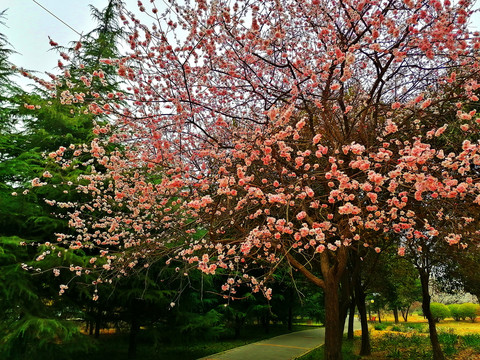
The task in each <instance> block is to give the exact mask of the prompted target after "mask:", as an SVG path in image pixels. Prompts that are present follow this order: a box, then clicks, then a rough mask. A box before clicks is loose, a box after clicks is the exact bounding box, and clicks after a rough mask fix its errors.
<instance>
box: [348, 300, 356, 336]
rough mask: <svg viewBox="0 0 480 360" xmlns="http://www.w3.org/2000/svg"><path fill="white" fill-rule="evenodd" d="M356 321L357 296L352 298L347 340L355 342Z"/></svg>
mask: <svg viewBox="0 0 480 360" xmlns="http://www.w3.org/2000/svg"><path fill="white" fill-rule="evenodd" d="M354 321H355V296H352V301H351V303H350V313H349V317H348V332H347V339H349V340H353V325H354Z"/></svg>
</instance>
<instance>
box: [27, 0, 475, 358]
mask: <svg viewBox="0 0 480 360" xmlns="http://www.w3.org/2000/svg"><path fill="white" fill-rule="evenodd" d="M151 3H153V5H152V4H148V5H147V4H145V5H144V4H142V3H141V2H140V1H139V10H140V11H141V12H145V13H146V14H147V15H148V16H150V17H151V18H152V20H153V21H154V23H153V25H151V26H146V25H144V24H142V23H141V22H140V21H139V20H138V18H137V17H136V16H135V15H134V14H133V13H132V12H128V11H126V10H123V13H122V20H123V21H124V26H125V27H126V28H128V29H130V30H129V31H130V36H129V46H130V50H129V53H128V54H126V55H125V56H124V57H122V58H120V59H104V60H103V62H104V63H105V64H110V65H111V66H114V67H116V68H117V71H118V74H119V75H120V76H122V77H124V79H125V81H126V82H127V83H128V84H129V85H128V88H127V89H126V91H127V94H126V95H123V94H116V93H109V94H107V95H106V96H102V95H99V94H97V93H93V94H91V95H93V96H95V97H97V99H98V101H97V102H91V103H90V104H89V111H90V112H93V113H97V114H100V113H103V114H107V115H110V116H111V117H112V118H115V123H114V126H113V127H110V126H104V127H101V126H97V127H96V128H95V130H94V131H95V133H96V134H97V135H98V138H96V139H95V140H94V141H93V142H92V143H91V144H90V145H85V146H82V147H74V148H72V149H63V150H59V151H58V152H56V153H52V154H50V156H51V157H52V158H54V159H56V160H57V161H58V162H59V163H61V164H62V165H63V166H65V167H71V166H78V167H81V168H83V169H84V170H85V171H87V170H88V171H89V173H88V174H87V175H85V174H84V175H81V177H80V179H79V182H78V184H76V185H77V190H79V191H81V192H83V193H85V194H89V196H88V199H89V200H88V201H87V202H86V203H78V204H74V203H68V204H63V203H62V204H59V205H60V206H63V207H66V208H69V209H70V215H69V216H70V218H71V225H72V227H73V228H74V229H76V231H77V233H76V235H74V236H72V235H67V234H59V235H58V240H59V243H62V244H64V246H65V245H66V246H70V247H74V248H87V249H90V250H89V251H91V253H92V254H93V255H92V259H91V264H92V268H93V269H94V270H102V272H104V274H103V275H102V274H100V275H99V278H98V282H101V281H104V279H105V277H108V276H121V275H123V274H128V270H129V269H131V268H137V267H139V266H141V267H145V268H148V266H149V264H150V263H151V261H155V259H156V258H157V259H158V257H159V256H168V257H170V258H171V260H169V261H172V262H177V261H178V262H182V263H185V264H187V265H188V266H193V267H196V268H199V269H201V270H202V271H204V272H205V273H210V274H214V273H216V272H218V271H221V272H223V273H230V274H231V277H230V278H229V279H228V281H227V282H226V283H225V285H224V286H223V287H222V290H223V291H224V294H225V296H226V297H227V298H228V297H234V296H235V291H236V288H237V287H238V286H240V284H247V285H248V286H250V287H251V288H252V291H254V292H259V291H262V292H264V293H265V295H266V296H267V297H270V296H271V289H269V288H268V287H267V286H268V285H267V281H268V279H269V278H270V277H271V274H272V273H273V272H274V271H275V270H276V269H277V268H278V267H279V266H280V265H281V264H286V265H287V266H290V267H292V268H293V269H295V270H296V271H298V272H299V273H301V274H303V275H304V276H305V277H306V278H307V279H308V280H310V281H311V282H312V283H314V284H316V285H317V286H319V287H320V288H322V289H323V291H324V293H325V308H326V324H325V325H326V339H325V355H326V356H325V358H326V359H329V360H330V359H340V358H341V355H340V354H341V352H340V347H341V341H342V337H341V333H342V332H343V326H342V325H340V324H343V322H342V321H340V312H339V293H338V289H339V284H340V282H341V279H342V276H343V275H344V274H345V271H348V270H347V258H348V254H349V252H352V251H355V249H356V248H358V247H359V246H360V247H372V248H373V249H374V250H375V251H376V252H380V251H381V248H380V247H379V246H377V244H378V243H379V239H380V240H381V242H385V241H388V239H391V238H395V237H396V238H401V239H403V241H404V243H405V242H414V241H415V240H416V239H423V238H425V237H426V236H427V237H433V238H435V239H439V241H445V242H448V243H449V244H451V245H453V246H460V247H467V246H468V243H469V242H470V241H474V240H475V239H478V236H479V233H478V230H476V229H474V227H473V226H472V224H473V223H474V222H475V219H474V218H472V217H471V215H469V213H470V214H471V213H472V212H471V211H470V210H471V209H472V208H476V207H478V205H479V204H480V183H479V182H478V166H479V164H480V155H479V150H480V144H479V142H478V140H477V141H474V140H472V139H475V137H477V138H478V131H479V126H480V119H479V118H477V116H476V113H475V111H474V110H472V111H468V110H466V109H467V107H468V106H469V105H468V104H470V103H474V102H476V101H478V97H477V96H476V95H475V93H476V90H477V89H478V88H479V87H480V85H479V84H478V83H477V80H476V79H477V78H478V71H479V63H478V48H479V47H480V39H479V37H478V34H476V33H475V34H472V33H470V32H469V31H468V28H467V24H468V19H469V16H470V14H471V3H470V2H469V1H459V2H457V3H451V2H450V1H448V0H445V1H443V2H442V1H438V0H429V1H413V0H409V1H398V0H388V1H376V0H371V1H349V0H340V1H324V0H308V1H273V0H272V1H256V2H248V1H236V2H230V1H223V0H219V1H206V0H197V1H195V2H191V3H190V2H186V3H185V4H181V3H177V2H175V1H173V0H172V1H170V2H169V7H168V8H167V9H166V10H165V11H164V12H163V13H162V12H161V9H160V7H159V8H156V7H155V1H151ZM152 6H153V8H152ZM100 75H101V74H99V73H98V72H97V73H94V74H92V76H93V77H94V76H100ZM87 82H88V79H87ZM67 95H68V96H74V92H73V91H71V92H70V93H69V94H67ZM118 98H121V100H122V103H118V102H117V101H116V100H117V99H118ZM65 100H66V101H68V98H66V99H65ZM125 103H126V105H125ZM453 120H454V121H453ZM112 125H113V124H112ZM453 133H454V134H457V135H456V136H451V134H453ZM469 138H470V140H469ZM445 142H449V149H450V150H449V151H448V153H446V152H445V151H444V146H445ZM71 154H73V155H74V158H73V159H72V158H71V157H70V155H71ZM87 155H88V156H87ZM78 156H80V158H81V157H82V156H84V159H85V158H87V157H88V160H82V161H79V160H78ZM75 157H77V158H75ZM42 184H43V182H42V180H41V179H36V180H34V182H33V185H42ZM74 185H75V184H74ZM440 209H448V212H449V217H450V218H452V219H453V218H455V219H459V220H460V219H462V221H459V222H456V223H454V222H451V223H450V224H449V227H448V231H444V230H445V229H443V224H442V222H440V221H438V214H437V213H436V212H438V211H440ZM474 214H478V212H474ZM475 216H476V215H475ZM467 239H468V240H467ZM403 252H404V247H401V248H400V249H399V253H403ZM74 270H75V271H80V272H81V271H85V269H74ZM89 271H91V269H90V270H89ZM179 271H180V270H179ZM181 271H183V270H181ZM108 274H111V275H108ZM260 274H261V275H260ZM434 358H435V359H442V358H443V355H442V353H441V349H440V347H439V346H437V347H435V346H434Z"/></svg>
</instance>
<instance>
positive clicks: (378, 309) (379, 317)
mask: <svg viewBox="0 0 480 360" xmlns="http://www.w3.org/2000/svg"><path fill="white" fill-rule="evenodd" d="M380 311H381V310H380V306H379V307H378V308H377V315H378V322H379V323H381V322H382V317H381V316H380V315H381V313H380Z"/></svg>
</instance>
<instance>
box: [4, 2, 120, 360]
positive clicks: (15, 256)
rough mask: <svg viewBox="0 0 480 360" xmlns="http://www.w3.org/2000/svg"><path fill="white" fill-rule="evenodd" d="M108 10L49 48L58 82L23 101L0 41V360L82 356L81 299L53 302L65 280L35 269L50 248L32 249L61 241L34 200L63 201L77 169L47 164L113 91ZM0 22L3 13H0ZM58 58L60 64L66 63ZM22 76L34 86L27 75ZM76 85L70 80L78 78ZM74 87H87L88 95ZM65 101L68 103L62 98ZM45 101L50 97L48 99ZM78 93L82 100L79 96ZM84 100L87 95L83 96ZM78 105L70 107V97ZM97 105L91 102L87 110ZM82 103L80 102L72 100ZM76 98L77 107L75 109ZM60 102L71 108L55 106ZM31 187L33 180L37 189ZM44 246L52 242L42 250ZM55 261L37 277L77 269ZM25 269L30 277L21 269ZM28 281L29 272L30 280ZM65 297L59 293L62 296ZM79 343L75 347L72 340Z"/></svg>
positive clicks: (54, 223)
mask: <svg viewBox="0 0 480 360" xmlns="http://www.w3.org/2000/svg"><path fill="white" fill-rule="evenodd" d="M117 3H118V1H116V0H111V1H109V3H108V6H107V8H106V9H105V10H103V11H100V10H97V9H95V8H93V7H92V12H93V15H94V17H95V19H96V20H97V21H98V24H99V25H98V27H97V28H96V29H94V30H92V31H91V32H89V33H88V34H87V35H86V36H85V37H84V38H83V39H82V43H81V45H82V46H80V44H78V45H77V44H76V43H75V44H74V46H73V47H72V48H71V49H67V48H60V47H57V48H58V50H59V52H60V53H61V54H60V55H61V56H62V57H63V58H71V65H68V66H63V65H62V64H59V66H60V67H64V68H63V70H64V73H63V74H62V75H59V76H54V75H51V78H52V83H51V85H49V84H47V83H46V82H45V81H42V80H38V83H39V84H40V85H42V84H43V85H47V87H46V88H45V87H43V88H42V86H38V87H36V89H35V90H34V91H32V92H26V91H24V90H22V89H20V88H18V87H17V86H16V85H14V84H15V82H14V81H13V76H14V69H15V68H14V67H13V66H12V64H11V63H10V62H9V61H8V55H9V54H10V53H11V50H10V49H9V47H8V42H7V40H6V39H5V37H4V36H3V35H1V34H0V104H1V105H2V106H1V109H0V309H1V311H0V358H2V359H23V358H32V357H34V358H35V359H40V358H49V359H67V358H70V357H71V356H73V354H75V353H79V352H85V351H87V350H88V349H89V348H91V346H92V342H91V341H87V340H86V339H84V338H85V336H84V335H83V334H81V333H80V329H79V324H78V323H77V322H74V321H72V320H71V319H73V318H75V319H79V318H84V317H85V315H84V313H83V311H84V310H85V308H86V304H87V300H86V299H87V297H86V292H85V293H84V291H83V289H82V288H80V287H77V289H75V290H74V291H73V292H71V293H70V296H63V297H59V296H58V288H59V285H60V284H61V283H62V281H63V283H64V284H66V283H67V282H68V280H69V279H70V278H71V274H70V273H68V274H61V275H60V277H59V278H54V277H52V276H51V270H49V271H48V273H43V272H42V271H41V270H40V269H39V263H38V262H37V261H36V259H39V258H43V256H44V254H45V253H47V252H50V251H53V250H52V247H51V246H50V247H49V246H48V245H43V246H42V247H38V246H37V244H39V243H45V242H47V244H48V241H50V242H55V240H54V233H56V232H60V231H66V229H67V227H68V226H67V225H68V224H67V220H66V219H64V218H61V217H60V218H59V217H54V216H52V215H51V212H52V209H51V207H50V206H49V205H48V204H46V203H45V202H44V200H43V199H44V198H56V199H58V200H59V201H70V200H72V199H73V197H75V196H78V195H75V194H74V195H72V194H69V193H64V192H65V187H64V185H62V184H64V183H66V182H68V181H69V180H70V179H73V177H76V176H77V175H78V172H79V171H80V170H78V169H74V168H71V169H62V168H60V167H58V166H57V165H56V164H55V163H54V161H53V159H52V158H51V157H48V156H46V155H47V154H49V153H50V154H51V153H54V152H55V151H62V150H59V149H60V148H61V147H63V148H64V149H65V150H63V151H71V150H70V149H69V146H70V144H80V143H85V142H88V141H91V139H92V138H93V136H94V134H93V132H92V130H93V128H94V126H95V122H105V121H107V119H105V118H98V117H96V116H95V115H92V114H88V113H87V112H85V110H86V108H87V107H88V106H89V104H91V103H92V102H93V101H97V102H99V101H101V99H102V98H105V99H107V98H108V96H107V94H108V93H110V92H112V91H118V89H119V87H118V84H117V83H115V80H114V79H113V76H114V74H113V73H112V72H109V70H108V69H107V67H106V65H104V64H102V63H100V62H99V59H101V58H104V57H112V56H115V53H116V49H117V44H118V41H119V40H120V35H121V30H120V27H119V26H118V23H117V14H116V10H115V9H116V4H117ZM2 14H3V13H2ZM67 53H68V55H67ZM92 69H95V70H97V74H104V75H101V76H100V75H99V76H97V77H96V78H94V79H92V78H90V79H87V78H84V79H83V80H78V81H74V80H72V78H71V77H70V76H71V73H74V72H80V71H85V72H88V71H91V70H92ZM22 73H23V74H24V75H26V76H29V77H32V78H35V76H33V75H31V74H29V73H28V72H25V71H22ZM78 79H80V76H79V77H78ZM83 81H89V82H90V83H91V84H93V85H94V86H93V87H92V88H91V89H90V90H89V92H88V93H86V92H85V93H84V89H82V85H83ZM67 90H68V91H70V93H71V95H72V97H70V98H69V97H68V96H66V95H65V92H66V91H67ZM52 92H54V94H53V96H52ZM82 93H83V94H82ZM93 93H94V94H93ZM77 96H78V97H77ZM97 97H99V98H100V100H97V99H98V98H97ZM81 98H82V99H81ZM83 98H84V99H83ZM65 99H67V102H68V99H71V100H72V101H71V102H70V103H67V104H66V103H65ZM50 176H51V177H52V180H53V181H52V183H53V185H52V186H49V187H39V188H34V189H30V187H31V181H32V179H35V178H37V179H42V178H44V177H50ZM39 181H41V180H39ZM52 240H53V241H52ZM58 254H59V256H58V257H56V258H54V257H50V258H49V259H48V260H47V263H44V264H43V265H42V266H44V267H45V268H50V269H51V268H59V267H61V266H66V267H70V266H71V264H73V265H75V266H76V265H84V264H83V262H84V261H86V260H85V259H84V257H83V255H84V254H83V253H82V252H80V251H78V250H76V251H73V250H68V249H61V248H58ZM26 268H27V269H33V270H34V271H33V273H34V275H32V273H31V272H27V271H25V269H26ZM37 268H38V271H35V270H37ZM55 271H57V270H55ZM67 294H68V293H67ZM82 339H84V340H82Z"/></svg>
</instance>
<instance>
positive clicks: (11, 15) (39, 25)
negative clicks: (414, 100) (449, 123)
mask: <svg viewBox="0 0 480 360" xmlns="http://www.w3.org/2000/svg"><path fill="white" fill-rule="evenodd" d="M36 1H37V2H38V3H40V4H42V5H43V6H44V7H45V8H47V9H48V10H50V11H51V12H52V13H54V14H55V15H57V16H58V17H59V18H61V19H62V20H63V21H65V22H66V23H67V24H69V25H70V26H71V27H72V28H74V29H75V30H76V31H77V32H79V33H82V32H84V33H86V32H88V31H90V30H91V29H93V28H94V26H95V23H94V21H93V20H92V18H91V16H90V8H89V4H92V5H93V6H95V7H97V8H99V9H103V8H105V6H106V5H107V0H36ZM126 3H127V7H129V8H131V9H134V10H135V9H136V8H137V5H136V3H137V1H136V0H126ZM144 3H145V5H146V6H147V8H149V7H150V6H148V5H150V4H149V0H144ZM158 4H159V5H160V4H161V1H158ZM5 9H7V12H6V18H5V19H4V20H3V21H4V22H5V26H0V33H4V34H5V35H6V36H7V39H8V40H9V42H10V43H11V44H12V46H13V48H14V49H15V50H16V51H17V52H18V54H16V55H14V56H13V57H12V58H11V61H12V62H13V63H14V64H16V65H17V66H20V67H24V68H26V69H30V70H37V71H41V72H43V71H53V70H54V68H55V67H56V65H57V60H58V55H57V53H56V52H54V51H49V49H50V46H49V42H48V36H51V37H52V39H53V40H55V41H56V42H58V43H59V44H62V45H66V44H68V43H69V42H71V41H76V40H78V39H79V38H80V36H79V35H78V34H76V33H75V32H74V31H73V30H71V29H69V28H68V27H67V26H66V25H64V24H62V23H61V22H60V21H58V20H57V19H55V18H54V17H53V16H52V15H50V14H49V13H47V12H46V11H45V10H43V9H42V8H41V7H40V6H38V5H37V4H35V2H34V1H33V0H0V11H1V10H5ZM477 15H478V14H477ZM479 25H480V16H475V18H474V21H473V23H472V28H475V29H480V26H479Z"/></svg>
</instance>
